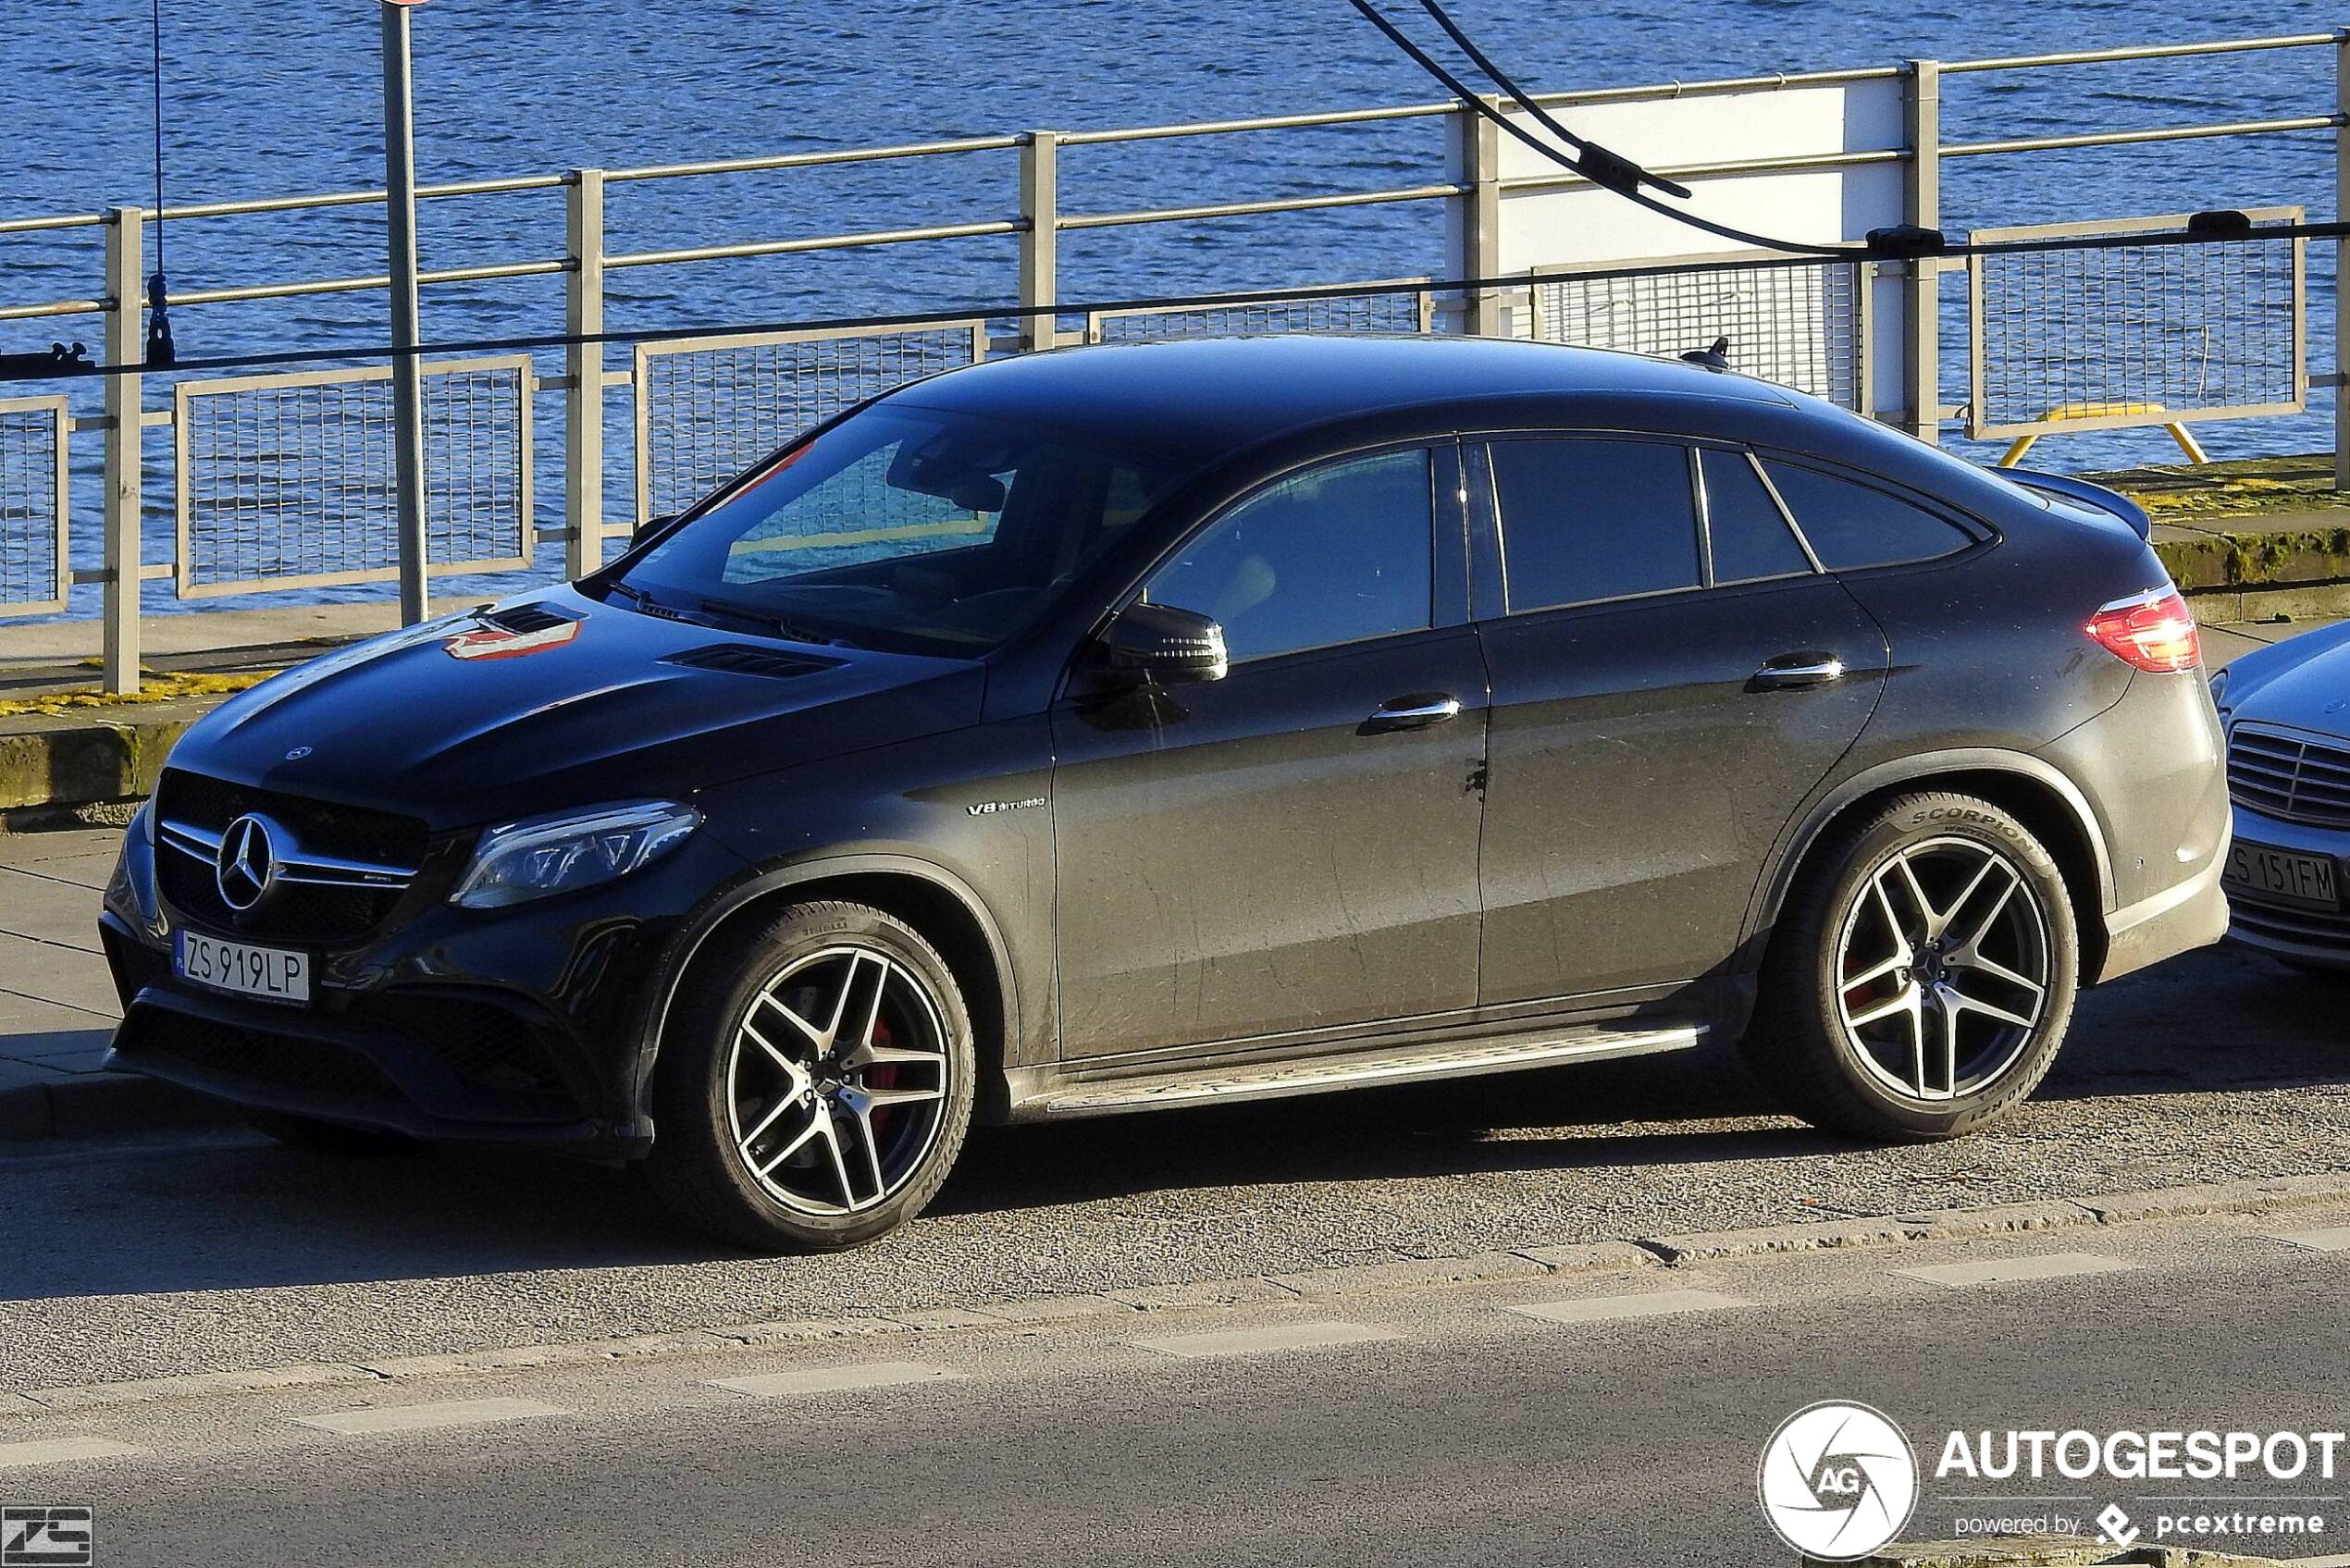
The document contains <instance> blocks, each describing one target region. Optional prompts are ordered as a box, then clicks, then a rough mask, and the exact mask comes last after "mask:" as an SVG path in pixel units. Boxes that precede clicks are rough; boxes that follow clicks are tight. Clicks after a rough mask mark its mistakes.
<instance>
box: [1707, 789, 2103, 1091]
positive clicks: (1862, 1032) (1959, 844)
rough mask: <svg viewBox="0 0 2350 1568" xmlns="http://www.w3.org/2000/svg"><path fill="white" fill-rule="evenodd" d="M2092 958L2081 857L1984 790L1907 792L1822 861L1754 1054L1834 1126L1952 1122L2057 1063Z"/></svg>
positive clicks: (2025, 1087)
mask: <svg viewBox="0 0 2350 1568" xmlns="http://www.w3.org/2000/svg"><path fill="white" fill-rule="evenodd" d="M2079 967H2080V955H2079V940H2078V936H2077V933H2076V931H2075V928H2074V924H2073V917H2072V902H2071V900H2070V898H2069V897H2068V895H2067V893H2066V889H2065V885H2064V878H2063V874H2062V873H2061V872H2060V871H2059V870H2058V868H2057V865H2056V862H2055V861H2054V859H2053V858H2050V856H2049V855H2048V852H2047V848H2046V847H2045V846H2042V845H2041V843H2040V842H2039V840H2038V839H2036V838H2035V837H2034V836H2033V834H2032V833H2031V832H2030V830H2029V829H2027V828H2025V827H2024V825H2023V824H2022V822H2020V821H2017V820H2016V818H2015V817H2014V816H2013V815H2012V814H2011V813H2010V812H2008V811H2007V810H2005V809H2002V808H2000V807H1998V806H1996V805H1994V804H1992V803H1991V802H1989V801H1987V800H1980V799H1977V798H1975V797H1973V796H1962V795H1946V794H1920V795H1911V796H1900V797H1899V798H1898V799H1895V800H1893V801H1890V802H1888V803H1887V804H1886V806H1885V807H1884V809H1881V810H1879V811H1876V812H1874V813H1872V814H1871V815H1870V817H1869V818H1868V819H1867V820H1866V821H1862V822H1860V823H1858V824H1856V825H1855V826H1853V827H1852V828H1850V829H1849V830H1848V831H1847V832H1845V833H1843V834H1842V835H1840V836H1839V837H1837V838H1836V839H1835V840H1833V841H1832V842H1828V843H1825V844H1823V845H1822V846H1819V847H1818V848H1817V849H1815V850H1814V852H1813V854H1812V857H1811V858H1810V859H1809V860H1808V861H1807V863H1806V865H1805V868H1804V870H1803V872H1802V874H1801V875H1800V877H1799V878H1798V879H1797V883H1796V885H1795V886H1794V887H1793V888H1792V889H1791V890H1790V891H1789V893H1788V895H1787V904H1786V907H1785V908H1784V909H1783V911H1782V914H1781V920H1780V922H1779V928H1778V930H1777V932H1775V934H1774V935H1773V937H1772V941H1771V946H1770V950H1769V953H1768V955H1767V956H1766V957H1765V959H1764V961H1763V973H1762V995H1761V997H1760V999H1759V1003H1758V1006H1757V1008H1756V1012H1755V1019H1754V1023H1753V1026H1752V1028H1751V1029H1750V1031H1748V1036H1747V1041H1746V1049H1747V1056H1748V1058H1749V1060H1750V1062H1751V1063H1752V1065H1753V1066H1754V1068H1755V1070H1756V1072H1757V1073H1758V1074H1759V1075H1760V1076H1761V1077H1762V1080H1763V1081H1764V1083H1765V1085H1766V1086H1768V1087H1769V1088H1771V1089H1773V1090H1774V1091H1775V1092H1776V1093H1779V1094H1780V1095H1782V1096H1783V1097H1784V1098H1785V1099H1786V1100H1787V1102H1788V1104H1789V1107H1790V1108H1791V1109H1793V1110H1794V1111H1796V1113H1797V1114H1799V1115H1800V1116H1802V1117H1805V1118H1806V1119H1807V1120H1809V1121H1812V1122H1813V1123H1815V1124H1816V1125H1819V1126H1822V1127H1826V1128H1833V1129H1837V1130H1843V1131H1848V1132H1856V1133H1860V1134H1862V1135H1864V1136H1868V1137H1880V1138H1882V1137H1893V1138H1947V1137H1952V1136H1955V1135H1957V1134H1959V1133H1962V1132H1969V1131H1973V1130H1974V1129H1976V1128H1978V1127H1981V1126H1983V1125H1985V1123H1987V1122H1989V1121H1991V1120H1993V1119H1995V1118H1997V1117H2000V1116H2002V1115H2004V1114H2006V1113H2007V1112H2008V1111H2009V1110H2010V1109H2012V1108H2013V1107H2014V1106H2015V1105H2017V1104H2018V1103H2019V1102H2021V1101H2022V1099H2023V1098H2024V1097H2025V1096H2026V1095H2028V1094H2030V1093H2031V1092H2032V1091H2033V1089H2034V1088H2035V1087H2036V1086H2037V1085H2038V1083H2039V1081H2040V1080H2041V1079H2042V1078H2043V1077H2045V1076H2046V1075H2047V1070H2048V1067H2049V1064H2050V1063H2051V1062H2052V1061H2054V1059H2055V1057H2056V1053H2057V1048H2058V1047H2059V1045H2060V1044H2061V1043H2063V1037H2064V1029H2065V1025H2066V1023H2067V1021H2068V1020H2069V1019H2070V1018H2071V1016H2072V996H2073V989H2074V986H2075V984H2076V983H2077V982H2078V978H2079Z"/></svg>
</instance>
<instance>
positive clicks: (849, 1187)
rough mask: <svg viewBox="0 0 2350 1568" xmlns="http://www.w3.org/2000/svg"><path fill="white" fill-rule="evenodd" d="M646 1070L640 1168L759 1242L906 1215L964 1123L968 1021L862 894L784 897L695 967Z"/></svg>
mask: <svg viewBox="0 0 2350 1568" xmlns="http://www.w3.org/2000/svg"><path fill="white" fill-rule="evenodd" d="M686 983H687V986H688V987H689V988H693V987H696V986H699V992H698V994H692V995H681V997H680V999H679V1004H678V1009H677V1011H676V1012H675V1013H674V1015H673V1017H672V1020H671V1025H670V1028H669V1029H668V1030H667V1031H665V1033H664V1036H663V1039H662V1046H661V1055H660V1059H659V1061H658V1063H657V1064H656V1067H655V1069H654V1079H653V1117H654V1124H653V1125H654V1133H653V1150H652V1154H651V1156H650V1157H649V1159H648V1161H647V1172H648V1174H649V1176H650V1178H651V1179H652V1180H653V1183H654V1185H655V1187H656V1188H657V1189H658V1190H659V1191H661V1192H662V1195H663V1196H664V1197H665V1198H666V1199H667V1200H668V1201H669V1203H670V1204H671V1206H672V1207H674V1209H676V1211H677V1212H678V1213H679V1214H680V1215H681V1216H683V1217H685V1218H686V1219H687V1220H690V1221H692V1222H693V1223H695V1224H697V1225H699V1226H700V1227H702V1228H705V1229H708V1230H711V1231H714V1232H717V1233H719V1234H721V1235H724V1236H725V1237H727V1238H728V1239H730V1240H733V1241H741V1242H745V1243H747V1244H748V1245H751V1246H754V1247H759V1248H761V1249H766V1250H772V1251H821V1250H829V1249H834V1248H840V1247H851V1246H855V1245H857V1244H859V1243H860V1242H863V1241H871V1240H872V1238H874V1237H876V1236H879V1235H881V1234H882V1233H883V1232H884V1231H886V1230H888V1229H890V1228H893V1227H895V1226H897V1224H899V1223H900V1222H901V1221H903V1220H905V1219H908V1218H909V1217H911V1216H913V1215H914V1214H916V1213H918V1212H919V1211H920V1210H921V1207H922V1205H923V1204H926V1203H928V1202H929V1201H930V1199H931V1197H932V1195H933V1194H934V1193H935V1192H936V1191H937V1190H938V1187H939V1184H940V1183H941V1182H942V1181H944V1180H945V1179H946V1171H947V1167H949V1166H951V1165H952V1164H953V1163H954V1159H955V1155H956V1154H957V1153H958V1152H959V1150H960V1149H961V1147H962V1142H963V1135H964V1132H965V1131H966V1130H967V1129H968V1128H969V1126H970V1122H971V1093H972V1088H973V1072H974V1066H973V1064H974V1056H973V1053H972V1048H971V1019H970V1016H969V1014H968V1013H967V1011H966V1010H965V1007H964V1005H963V999H962V993H961V990H960V988H959V986H958V985H957V984H956V982H955V977H954V974H953V972H952V971H951V970H950V969H948V968H947V966H946V961H945V960H944V959H942V958H941V957H939V956H938V954H937V952H936V951H935V950H934V948H933V947H932V946H931V945H930V944H929V943H927V942H925V941H924V940H923V939H922V938H921V935H920V934H919V933H917V932H915V931H914V930H913V929H912V928H911V927H910V926H908V925H907V924H906V923H905V922H904V921H902V920H897V918H896V917H894V916H891V915H887V914H884V913H883V912H882V911H881V910H878V909H872V908H868V907H864V906H862V905H856V904H844V903H820V904H804V905H799V906H797V907H793V908H791V909H789V910H786V911H785V913H784V914H782V915H781V916H779V917H777V918H776V919H774V920H771V921H769V922H766V923H764V924H762V925H761V926H759V927H757V928H756V929H753V930H750V931H748V932H740V933H737V934H736V935H735V936H734V937H733V938H731V939H729V940H726V941H725V943H724V946H723V948H722V949H721V950H720V951H718V952H716V953H713V954H711V955H710V956H709V957H707V958H705V959H702V960H699V961H698V962H697V963H696V965H695V967H694V969H693V971H692V973H691V974H690V975H689V976H688V977H687V982H686Z"/></svg>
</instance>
